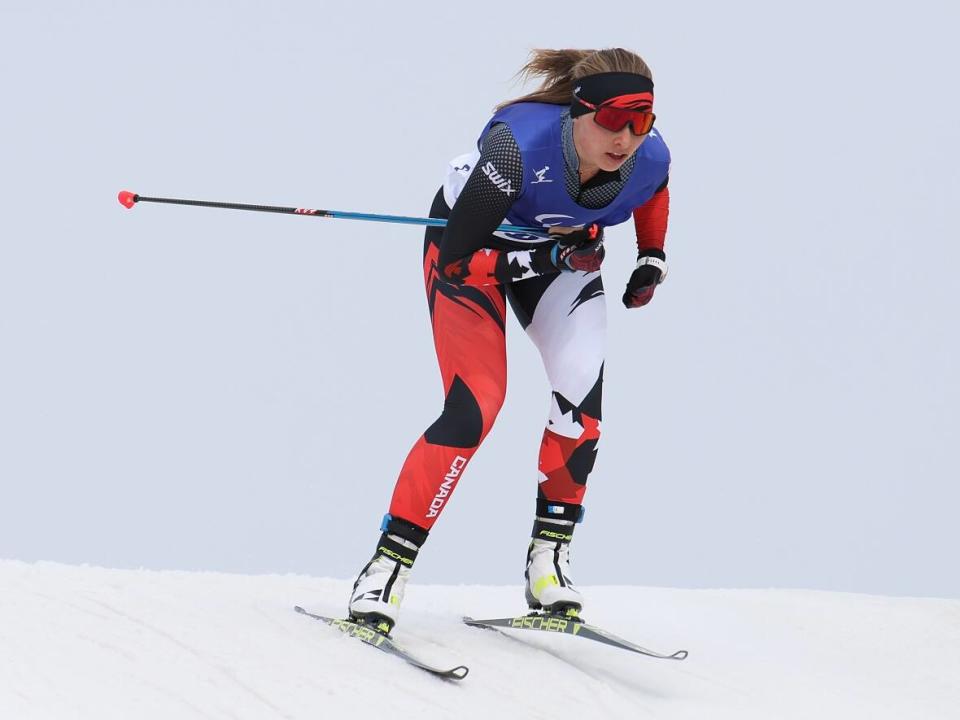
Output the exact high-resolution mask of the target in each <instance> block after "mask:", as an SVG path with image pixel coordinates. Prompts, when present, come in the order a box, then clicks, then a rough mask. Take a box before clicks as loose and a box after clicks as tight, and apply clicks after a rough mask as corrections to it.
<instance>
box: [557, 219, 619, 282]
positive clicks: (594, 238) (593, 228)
mask: <svg viewBox="0 0 960 720" xmlns="http://www.w3.org/2000/svg"><path fill="white" fill-rule="evenodd" d="M550 235H556V236H557V238H558V239H557V242H556V244H555V245H554V246H553V248H552V250H551V251H550V260H551V262H552V263H553V264H554V265H555V266H556V267H557V269H558V270H561V271H566V272H572V271H574V270H581V271H583V272H596V271H597V270H599V269H600V263H602V262H603V256H604V254H605V252H606V251H605V250H604V249H603V228H601V227H600V226H599V225H597V224H596V223H594V224H593V225H588V226H587V227H584V228H561V227H552V228H550Z"/></svg>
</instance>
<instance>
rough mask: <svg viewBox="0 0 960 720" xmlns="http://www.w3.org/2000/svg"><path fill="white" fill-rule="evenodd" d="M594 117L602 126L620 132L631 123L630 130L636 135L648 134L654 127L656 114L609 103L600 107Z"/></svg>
mask: <svg viewBox="0 0 960 720" xmlns="http://www.w3.org/2000/svg"><path fill="white" fill-rule="evenodd" d="M593 119H594V120H595V121H596V123H597V125H599V126H600V127H602V128H606V129H607V130H611V131H613V132H620V131H621V130H623V128H625V127H626V126H627V125H628V124H629V125H630V131H631V132H632V133H633V134H634V135H646V134H647V133H648V132H650V130H651V129H652V128H653V121H654V119H655V116H654V114H653V113H649V112H641V111H639V110H626V109H624V108H615V107H610V106H609V105H607V106H602V107H600V108H598V109H597V112H596V113H594V116H593Z"/></svg>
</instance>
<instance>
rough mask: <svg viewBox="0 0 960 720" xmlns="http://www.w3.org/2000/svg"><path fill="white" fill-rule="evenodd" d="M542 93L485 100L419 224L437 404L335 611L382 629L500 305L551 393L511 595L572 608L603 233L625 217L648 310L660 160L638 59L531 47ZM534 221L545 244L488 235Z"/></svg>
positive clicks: (587, 466)
mask: <svg viewBox="0 0 960 720" xmlns="http://www.w3.org/2000/svg"><path fill="white" fill-rule="evenodd" d="M521 74H522V75H525V76H526V77H532V76H538V77H541V78H543V82H542V85H541V87H540V89H538V90H536V91H535V92H532V93H530V94H528V95H525V96H523V97H521V98H518V99H516V100H512V101H510V102H507V103H504V104H503V105H501V106H499V107H498V108H497V109H496V112H495V114H494V115H493V117H492V118H491V119H490V120H489V121H488V122H487V124H486V125H485V126H484V128H483V130H482V131H481V133H480V136H479V140H478V148H479V152H473V153H470V154H467V155H462V156H460V157H458V158H455V159H454V160H453V161H451V163H450V166H449V170H448V174H447V177H446V179H445V180H444V183H443V187H442V188H441V189H440V190H439V191H438V192H437V195H436V197H435V198H434V200H433V206H432V207H431V209H430V215H431V217H439V218H447V225H446V227H445V228H428V229H427V230H426V237H425V241H424V253H423V274H424V280H425V282H426V290H427V301H428V304H429V308H430V318H431V322H432V326H433V337H434V344H435V346H436V352H437V358H438V359H439V362H440V373H441V376H442V378H443V387H444V392H445V398H446V399H445V401H444V404H443V412H442V413H441V414H440V417H438V418H437V420H436V421H435V422H434V423H433V424H432V425H431V426H430V427H428V428H427V430H426V432H424V433H423V435H422V436H421V437H420V438H419V440H418V441H417V442H416V444H415V445H414V446H413V449H412V450H411V451H410V454H409V455H408V456H407V459H406V462H405V463H404V465H403V468H402V469H401V471H400V476H399V478H398V479H397V483H396V487H395V489H394V492H393V499H392V501H391V503H390V509H389V513H388V514H387V515H386V516H384V518H383V523H382V525H381V528H380V530H381V533H382V534H381V536H380V540H379V542H378V543H377V548H376V551H375V553H374V555H373V558H372V559H371V560H370V561H369V562H368V563H367V564H366V565H365V566H364V567H363V569H362V570H361V571H360V575H359V577H358V578H357V581H356V583H354V586H353V591H352V593H351V596H350V602H349V613H350V615H351V617H353V618H355V619H357V620H359V621H362V622H365V623H368V624H370V625H372V626H374V627H376V628H377V629H379V630H380V631H382V632H389V631H390V630H391V629H392V627H393V625H394V624H395V623H396V621H397V616H398V614H399V610H400V603H401V601H402V599H403V594H404V587H405V585H406V582H407V580H408V578H409V575H410V569H411V567H412V566H413V563H414V561H415V560H416V558H417V553H418V552H419V550H420V548H421V547H422V546H423V544H424V542H425V541H426V539H427V535H428V533H429V532H430V530H431V528H432V527H433V525H434V523H435V522H436V521H437V518H438V517H439V516H440V513H441V512H442V510H443V508H444V506H445V505H446V503H447V502H448V501H449V499H450V496H451V494H452V493H453V490H454V488H455V487H456V485H457V482H458V481H459V479H460V478H461V477H462V476H463V473H464V470H465V469H466V467H467V464H468V463H469V461H470V458H471V457H472V456H473V454H474V453H475V452H476V450H477V448H478V447H479V446H480V443H481V442H483V439H484V437H486V435H487V433H488V432H489V431H490V428H491V427H492V425H493V421H494V419H495V418H496V416H497V413H498V412H499V410H500V407H501V405H502V404H503V400H504V393H505V390H506V346H505V337H504V330H505V324H506V300H507V299H509V301H510V305H511V307H512V308H513V312H514V313H515V314H516V316H517V318H518V320H519V321H520V324H521V325H522V326H523V327H524V329H525V330H526V333H527V335H529V336H530V338H531V340H533V342H534V344H535V345H536V346H537V349H538V350H539V351H540V355H541V357H542V359H543V364H544V367H545V369H546V374H547V378H548V379H549V382H550V384H551V387H552V406H551V411H550V416H549V419H548V420H547V427H546V429H545V430H544V433H543V440H542V442H541V445H540V457H539V465H540V472H539V486H538V492H537V497H536V512H535V519H534V523H533V536H532V541H531V542H530V545H529V547H528V549H527V560H526V573H525V577H526V592H525V595H526V600H527V603H528V605H529V606H530V607H531V608H532V609H535V610H539V609H543V610H545V611H547V612H553V613H562V614H567V615H570V616H574V617H575V616H576V615H577V613H578V612H579V611H580V609H581V608H582V602H583V601H582V598H581V595H580V593H579V592H578V591H577V590H576V589H574V587H573V583H572V582H571V580H570V549H569V546H570V540H571V539H572V537H573V529H574V525H575V524H576V523H578V522H580V521H581V519H582V518H583V505H582V503H583V496H584V492H585V491H586V482H587V477H588V476H589V474H590V471H591V469H592V468H593V464H594V459H595V457H596V452H597V441H598V439H599V437H600V396H601V385H602V381H603V362H604V356H603V346H604V334H605V330H606V303H605V300H604V291H603V281H602V279H601V277H600V263H601V261H602V260H603V256H604V249H603V228H604V227H606V226H609V225H618V224H620V223H623V222H626V221H627V220H629V219H630V218H631V217H632V218H633V221H634V224H635V226H636V234H637V248H638V251H639V254H638V259H637V265H636V268H635V269H634V271H633V273H632V274H631V276H630V280H629V282H628V283H627V287H626V291H625V292H624V294H623V304H624V305H625V306H626V307H628V308H637V307H642V306H643V305H646V304H647V303H648V302H649V301H650V299H651V298H652V297H653V293H654V290H655V288H656V287H657V285H658V283H660V282H662V280H663V278H664V276H665V274H666V270H667V266H666V262H665V259H666V256H665V255H664V252H663V243H664V237H665V235H666V228H667V214H668V206H669V193H668V190H667V175H668V171H669V168H670V154H669V151H668V150H667V146H666V144H665V143H664V141H663V138H661V137H660V135H659V133H658V132H657V130H654V128H653V123H654V114H653V81H652V79H651V78H652V75H651V72H650V68H649V67H648V66H647V65H646V63H645V62H644V61H643V60H642V59H641V58H640V57H638V56H637V55H635V54H634V53H631V52H629V51H626V50H623V49H620V48H614V49H606V50H598V51H597V50H535V51H533V53H532V55H531V59H530V61H529V62H528V63H527V64H526V65H525V66H524V68H523V69H522V70H521ZM504 219H506V221H507V222H508V223H511V224H515V225H523V226H535V227H544V228H549V232H550V237H549V238H544V237H539V236H533V235H524V234H518V233H504V232H498V231H496V228H497V226H498V225H500V224H501V223H503V222H504Z"/></svg>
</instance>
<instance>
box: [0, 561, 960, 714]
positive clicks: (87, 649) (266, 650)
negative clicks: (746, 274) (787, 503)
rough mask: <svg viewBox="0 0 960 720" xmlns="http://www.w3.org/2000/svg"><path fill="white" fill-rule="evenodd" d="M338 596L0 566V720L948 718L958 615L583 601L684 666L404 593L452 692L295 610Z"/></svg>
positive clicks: (148, 575)
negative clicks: (479, 622) (493, 624)
mask: <svg viewBox="0 0 960 720" xmlns="http://www.w3.org/2000/svg"><path fill="white" fill-rule="evenodd" d="M349 589H350V582H349V581H347V580H334V579H326V578H313V577H305V576H295V575H286V576H276V575H274V576H246V575H228V574H220V573H192V572H158V571H146V570H139V571H136V570H110V569H102V568H94V567H86V566H83V567H77V566H68V565H59V564H52V563H38V564H27V563H22V562H18V561H6V560H5V561H0V718H2V719H3V720H32V719H34V718H43V719H46V718H58V719H59V718H71V719H72V718H96V719H97V720H106V719H107V718H124V719H132V718H136V719H145V718H164V719H169V718H211V719H212V718H311V719H312V720H316V719H323V718H356V717H389V718H395V719H400V718H418V719H419V720H426V719H428V718H458V719H459V718H490V717H496V716H498V715H500V716H501V717H503V718H551V720H556V718H558V717H562V718H577V717H581V718H628V717H629V718H663V719H672V718H697V719H698V720H701V719H707V720H713V719H717V720H720V719H723V718H737V720H746V719H752V718H757V719H760V718H762V719H763V720H771V719H781V718H818V719H826V718H845V719H849V718H869V719H870V720H880V719H882V718H897V720H904V719H911V720H912V719H914V718H917V719H922V720H936V719H939V718H951V719H953V720H957V719H958V718H960V601H956V600H935V599H906V598H889V597H874V596H866V595H850V594H841V593H828V592H807V591H795V590H764V591H757V590H672V589H660V588H644V587H589V588H584V592H585V595H586V598H587V602H588V605H587V610H588V612H585V616H586V617H587V619H588V620H590V621H591V622H593V623H595V624H597V625H601V626H604V627H606V628H608V629H610V630H611V631H613V632H616V633H617V634H620V635H622V636H624V637H626V638H628V639H630V640H633V641H634V642H637V643H639V644H641V645H644V646H646V647H650V648H653V649H658V650H663V651H674V650H677V649H681V648H683V649H687V650H689V651H690V657H689V658H688V659H687V660H685V661H682V662H677V661H664V660H653V659H648V658H644V657H641V656H637V655H633V654H631V653H627V652H624V651H619V650H616V649H613V648H609V647H606V646H603V645H599V644H594V643H591V642H589V641H586V640H582V639H579V638H573V637H568V636H554V635H549V636H547V635H536V634H533V633H527V634H526V635H523V634H522V633H519V632H518V633H517V634H516V636H515V637H516V638H521V637H522V639H523V640H522V642H521V641H518V640H515V639H512V638H508V637H502V636H499V635H497V634H495V633H492V632H489V631H484V630H478V629H473V628H469V627H466V626H464V625H462V624H461V623H460V621H459V618H460V616H461V615H463V614H469V615H473V616H474V617H482V616H488V617H489V616H502V615H510V614H516V613H519V612H521V611H522V610H523V598H522V590H521V588H520V587H519V586H516V587H481V586H458V587H451V586H419V585H415V584H414V585H411V586H410V587H409V588H408V592H407V598H406V601H405V604H404V612H403V615H402V617H401V624H400V625H399V626H398V628H397V629H396V630H395V633H394V634H395V636H396V639H397V640H398V642H400V643H402V644H403V645H405V646H407V647H408V648H410V649H411V650H416V651H417V652H418V653H420V654H422V655H423V656H424V658H426V659H429V660H433V661H436V662H437V663H438V664H441V665H445V666H451V667H452V666H454V665H457V664H460V663H463V664H466V665H468V666H469V667H470V674H469V676H468V677H467V678H466V679H464V680H463V681H461V682H459V683H457V682H452V681H444V680H440V679H437V678H434V677H432V676H430V675H428V674H426V673H424V672H422V671H420V670H417V669H416V668H413V667H411V666H409V665H407V664H405V663H404V662H403V661H401V660H398V659H396V658H393V657H390V656H388V655H386V654H383V653H380V652H377V651H376V650H374V649H372V648H370V647H367V646H365V645H363V644H362V643H360V642H358V641H357V640H354V639H350V638H347V637H346V636H344V635H342V634H340V633H339V632H338V631H336V630H334V629H332V628H329V627H327V626H325V625H323V624H321V623H318V622H315V621H313V620H311V619H309V618H306V617H303V616H300V615H298V614H296V613H294V612H293V610H292V608H293V605H295V604H301V605H304V606H305V607H307V608H308V609H311V610H313V611H315V612H319V613H323V614H331V615H340V614H342V612H343V610H344V607H345V602H346V598H347V594H348V592H349ZM625 608H629V614H627V613H625V611H624V609H625ZM384 713H386V714H384Z"/></svg>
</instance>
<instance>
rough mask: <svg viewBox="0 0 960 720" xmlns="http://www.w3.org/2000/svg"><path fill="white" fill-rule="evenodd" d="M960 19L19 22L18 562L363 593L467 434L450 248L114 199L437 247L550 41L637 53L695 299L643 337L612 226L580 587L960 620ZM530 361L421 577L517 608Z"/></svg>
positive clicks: (7, 334) (675, 260) (285, 10)
mask: <svg viewBox="0 0 960 720" xmlns="http://www.w3.org/2000/svg"><path fill="white" fill-rule="evenodd" d="M958 21H960V12H958V10H957V9H956V4H955V3H949V2H939V3H938V2H919V3H914V4H911V5H910V6H909V8H908V7H907V6H905V5H903V4H902V3H875V2H857V3H853V2H847V3H845V2H838V3H827V2H805V3H797V4H796V5H795V6H793V7H792V8H789V9H787V8H782V7H778V6H777V5H776V4H770V3H761V2H756V3H745V2H736V1H734V2H730V3H723V4H722V5H721V4H714V3H706V2H703V3H684V2H675V3H656V4H652V3H651V4H639V5H638V4H637V3H632V2H631V3H628V2H619V0H618V1H615V2H611V3H605V4H603V6H602V8H600V6H596V5H590V4H588V3H574V2H551V3H529V4H517V3H511V4H502V5H487V6H484V7H480V6H476V7H467V6H458V5H455V4H451V3H436V2H429V3H420V4H401V3H394V2H389V3H388V2H365V3H359V4H354V5H352V6H348V4H346V3H306V2H299V3H282V2H281V3H275V4H271V5H270V6H269V7H268V6H267V5H266V4H264V3H254V2H239V3H234V2H230V3H228V2H201V3H193V2H190V3H187V2H172V3H164V4H162V5H149V6H147V5H144V4H136V3H134V4H131V3H121V2H105V1H103V0H100V1H98V2H86V3H68V2H59V3H37V2H27V1H25V0H24V1H21V0H3V3H2V5H0V79H2V85H0V87H2V88H3V107H4V110H3V113H2V114H0V138H2V147H3V155H2V157H3V162H2V170H0V203H2V210H3V212H2V215H0V491H2V496H0V556H2V557H8V558H17V559H22V560H55V561H62V562H71V563H91V564H101V565H107V566H116V567H138V566H144V567H151V568H182V569H211V570H227V571H237V572H256V573H261V572H300V573H309V574H313V575H329V576H335V577H349V576H353V575H354V574H355V573H356V571H357V570H358V569H359V567H360V566H361V565H362V564H363V562H365V560H366V559H367V557H368V555H369V553H370V552H372V550H373V546H374V543H375V541H376V538H377V533H378V530H377V528H378V525H379V521H380V517H381V515H382V514H383V513H384V512H385V511H386V508H387V504H388V501H389V497H390V493H391V491H392V488H393V483H394V480H395V477H396V473H397V471H398V470H399V468H400V465H401V463H402V461H403V458H404V457H405V455H406V453H407V450H408V449H409V447H410V446H411V444H412V443H413V442H414V441H415V440H416V438H417V437H418V436H419V435H420V433H422V431H423V430H424V428H426V426H427V425H428V424H429V423H430V422H432V421H433V419H434V418H435V416H436V415H437V413H438V412H439V410H440V407H441V402H442V388H441V386H440V381H439V373H438V371H437V368H436V361H435V358H434V354H433V348H432V342H431V339H430V333H429V326H428V319H427V310H426V303H425V300H424V295H423V289H422V279H421V276H420V250H421V243H422V240H421V238H422V231H421V230H420V229H419V228H414V227H404V226H391V225H379V224H369V223H354V222H347V221H335V220H332V221H330V220H316V219H307V218H295V217H284V216H274V215H265V214H252V213H239V212H229V211H217V210H201V209H193V208H176V207H164V206H156V205H144V206H139V207H137V208H135V209H134V210H133V211H126V210H124V209H123V208H121V206H120V205H119V204H118V203H117V201H116V193H117V191H119V190H121V189H130V190H134V191H136V192H140V193H142V194H145V195H159V196H170V197H188V198H190V197H192V198H205V199H213V200H228V201H235V202H252V203H263V204H277V205H292V206H307V207H320V208H331V209H339V210H355V211H369V212H381V213H396V214H409V215H423V214H426V212H427V209H428V208H429V204H430V200H431V198H432V197H433V194H434V192H435V191H436V188H437V187H438V185H439V183H440V180H441V171H442V168H443V166H444V164H445V163H446V162H447V160H449V159H450V158H451V157H453V156H455V155H457V154H459V153H461V152H464V151H466V150H469V149H470V148H471V146H472V143H473V142H474V140H475V138H476V135H477V133H478V132H479V130H480V128H481V127H482V126H483V124H484V123H485V121H486V119H487V118H488V116H489V112H490V109H491V107H492V106H493V105H494V104H495V103H496V102H498V101H500V100H502V99H504V98H506V97H510V96H514V95H517V94H519V93H520V91H521V88H520V87H518V86H517V85H515V84H513V82H512V75H513V73H514V72H515V71H516V70H517V69H518V68H519V67H520V66H521V65H522V64H523V62H524V61H525V58H526V55H527V52H528V50H529V49H530V48H532V47H604V46H616V45H621V46H624V47H628V48H631V49H633V50H635V51H637V52H639V53H641V54H642V55H643V56H644V57H645V58H646V59H647V60H648V62H649V63H650V64H651V66H652V67H653V70H654V73H655V79H656V83H657V115H658V126H659V127H660V129H661V132H662V134H663V135H664V137H665V138H666V140H667V142H668V144H669V145H670V147H671V150H672V152H673V158H674V164H673V171H672V175H671V192H672V201H673V204H672V212H671V227H670V231H669V235H668V240H667V251H668V259H669V260H670V263H671V271H670V277H669V279H668V281H667V283H666V284H665V285H663V286H662V287H661V288H660V289H659V290H658V292H657V295H656V297H655V299H654V301H653V303H651V304H650V305H649V306H648V307H647V308H644V309H642V310H638V311H630V312H628V311H626V310H624V309H623V307H622V306H621V305H620V303H619V296H620V294H621V292H622V287H623V285H624V283H625V282H626V279H627V277H628V275H629V273H630V270H631V268H632V258H633V252H634V251H633V248H632V246H633V243H632V238H631V230H630V228H629V227H628V226H626V225H624V226H621V227H619V228H616V229H613V230H612V231H610V232H609V234H608V237H609V238H610V242H608V256H607V261H606V262H605V264H604V274H605V282H606V286H607V288H608V304H609V310H610V313H609V316H610V329H609V342H608V348H609V353H608V361H607V365H606V373H605V380H606V382H605V388H604V389H605V403H604V419H603V428H604V436H603V439H602V441H601V449H600V455H599V459H598V463H597V466H596V470H595V472H594V474H593V476H592V477H591V480H590V490H589V492H588V494H587V497H586V505H587V508H588V510H587V518H586V522H585V523H584V525H583V526H582V527H581V528H580V529H579V530H578V532H577V539H576V546H575V550H574V569H575V572H576V578H577V579H578V580H579V582H580V583H581V584H614V583H618V584H619V583H628V584H638V585H664V586H676V587H758V586H759V587H768V586H773V587H804V588H819V589H828V590H848V591H857V592H870V593H888V594H901V595H937V596H950V597H960V574H958V573H957V572H956V570H955V565H956V557H955V556H956V552H957V549H958V547H960V524H958V523H957V520H956V515H957V508H958V506H960V488H958V483H957V478H958V477H960V463H958V460H957V452H958V450H957V445H958V443H957V440H958V429H960V417H958V415H960V412H958V409H957V408H958V402H960V381H958V379H957V367H958V365H960V362H958V361H960V341H958V337H957V324H958V323H957V309H958V302H957V300H956V299H955V297H954V293H955V289H954V285H955V282H954V276H955V273H956V268H957V267H960V250H958V247H957V238H958V237H960V222H958V219H957V214H956V198H957V197H958V190H960V170H958V167H960V141H958V134H957V115H958V101H957V98H956V93H955V92H954V90H953V87H954V85H955V80H956V78H955V77H954V76H955V73H956V69H957V67H960V62H958V61H960V53H958V51H957V49H956V43H955V40H954V38H953V34H954V31H955V28H956V27H958V26H960V22H958ZM508 336H509V339H508V348H509V352H510V381H509V389H508V397H507V402H506V405H505V406H504V409H503V411H502V413H501V415H500V418H499V420H498V423H497V425H496V426H495V427H494V430H493V432H492V433H491V434H490V436H489V437H488V439H487V442H486V443H485V445H484V447H483V448H481V450H480V451H479V453H478V454H477V455H476V457H475V458H474V460H473V462H472V463H471V465H470V468H469V470H468V471H467V474H466V476H465V478H464V480H463V482H462V483H461V484H460V486H459V488H458V490H457V493H456V495H455V496H454V498H453V500H452V502H451V503H450V504H449V506H448V508H447V510H446V511H445V513H444V516H443V518H442V519H441V520H440V522H439V523H438V525H437V526H436V528H435V530H434V532H433V533H432V534H431V538H430V541H429V544H428V545H427V546H426V547H425V549H424V552H423V553H422V555H421V558H420V560H419V561H418V565H417V569H416V571H415V576H414V580H415V581H416V582H425V583H426V582H444V583H460V582H482V583H516V584H519V583H520V582H521V580H522V573H523V559H524V554H525V549H526V542H527V537H528V535H529V530H530V524H531V520H532V508H533V500H534V497H535V493H536V477H537V468H536V459H537V449H538V445H539V438H540V434H541V432H542V428H543V423H544V421H545V419H546V414H547V410H548V387H547V384H546V381H545V379H544V377H543V372H542V368H541V366H540V363H539V358H538V357H537V355H536V352H535V350H534V349H533V347H532V345H531V344H530V343H529V342H528V341H527V339H526V337H525V336H524V335H523V333H522V331H521V330H520V328H519V326H518V325H517V324H516V323H515V322H514V321H511V324H510V326H509V327H508ZM463 556H469V558H470V561H469V563H466V564H465V563H463V562H462V561H461V560H460V558H462V557H463ZM466 568H469V569H470V574H469V575H466V574H465V572H466Z"/></svg>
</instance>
